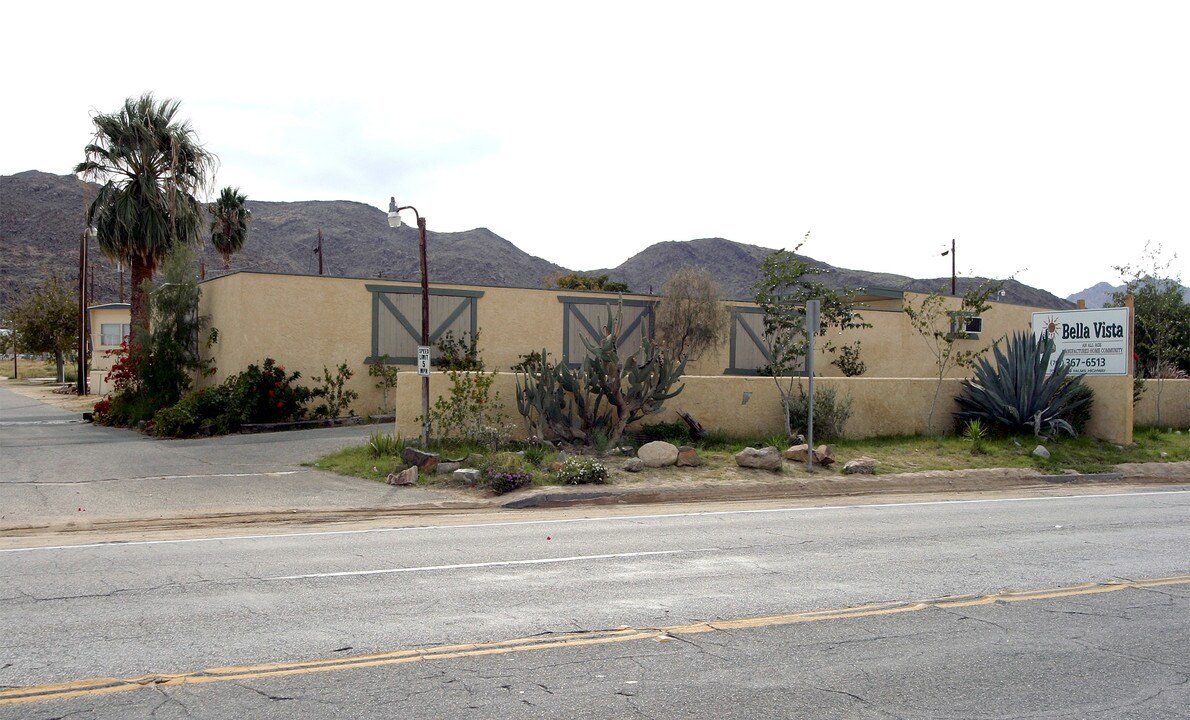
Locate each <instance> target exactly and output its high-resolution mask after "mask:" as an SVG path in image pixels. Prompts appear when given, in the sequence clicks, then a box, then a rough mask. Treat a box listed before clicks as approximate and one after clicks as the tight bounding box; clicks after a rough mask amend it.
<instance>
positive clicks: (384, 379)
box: [368, 355, 400, 415]
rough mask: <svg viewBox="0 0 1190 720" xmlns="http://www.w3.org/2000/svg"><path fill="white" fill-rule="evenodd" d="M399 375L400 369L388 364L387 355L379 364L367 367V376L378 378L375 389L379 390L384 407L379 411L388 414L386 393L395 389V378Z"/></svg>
mask: <svg viewBox="0 0 1190 720" xmlns="http://www.w3.org/2000/svg"><path fill="white" fill-rule="evenodd" d="M399 375H400V368H399V367H397V366H396V365H389V364H388V355H383V356H381V358H380V361H379V362H375V363H372V364H371V365H369V366H368V376H369V377H374V378H379V379H378V380H377V381H376V388H377V389H379V390H380V393H381V397H382V398H384V406H383V407H382V409H381V411H382V412H383V413H384V414H385V415H387V414H388V393H389V391H390V390H393V389H394V388H396V387H397V378H398V377H399Z"/></svg>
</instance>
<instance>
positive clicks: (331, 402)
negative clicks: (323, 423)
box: [310, 362, 359, 418]
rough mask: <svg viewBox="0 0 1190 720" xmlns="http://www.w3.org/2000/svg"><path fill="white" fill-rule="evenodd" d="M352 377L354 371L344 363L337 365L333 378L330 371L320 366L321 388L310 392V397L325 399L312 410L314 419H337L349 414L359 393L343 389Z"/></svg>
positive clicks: (324, 366)
mask: <svg viewBox="0 0 1190 720" xmlns="http://www.w3.org/2000/svg"><path fill="white" fill-rule="evenodd" d="M353 375H355V371H354V370H352V369H351V368H349V367H347V363H346V362H341V363H339V367H337V368H336V369H335V375H334V376H333V377H332V376H331V371H330V369H329V368H327V366H326V365H323V366H322V378H321V381H322V386H321V387H319V388H316V389H315V390H312V391H310V396H311V397H320V398H325V400H324V401H323V402H322V403H319V405H318V407H316V408H314V413H313V414H314V417H316V418H337V417H340V416H341V415H342V414H343V413H344V412H346V413H348V414H350V412H351V403H353V402H355V401H356V400H358V399H359V393H358V392H356V391H355V390H350V389H344V385H345V384H346V383H347V381H348V380H350V379H351V377H352V376H353ZM316 379H317V378H316Z"/></svg>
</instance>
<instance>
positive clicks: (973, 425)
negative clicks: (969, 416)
mask: <svg viewBox="0 0 1190 720" xmlns="http://www.w3.org/2000/svg"><path fill="white" fill-rule="evenodd" d="M961 434H962V437H963V439H964V440H966V441H967V442H969V443H971V454H972V455H985V454H987V451H988V450H987V446H986V445H985V444H984V438H986V437H987V435H988V430H987V428H986V427H984V424H983V423H982V422H980V421H979V420H968V421H967V422H966V423H964V425H963V428H962V433H961Z"/></svg>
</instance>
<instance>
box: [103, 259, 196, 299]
mask: <svg viewBox="0 0 1190 720" xmlns="http://www.w3.org/2000/svg"><path fill="white" fill-rule="evenodd" d="M116 270H118V271H119V272H120V302H124V263H122V262H120V261H119V260H117V261H116ZM204 275H205V273H204Z"/></svg>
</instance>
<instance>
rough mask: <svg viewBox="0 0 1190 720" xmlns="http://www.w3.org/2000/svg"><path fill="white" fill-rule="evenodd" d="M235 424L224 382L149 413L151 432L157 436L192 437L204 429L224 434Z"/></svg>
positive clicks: (232, 429) (233, 412) (227, 390)
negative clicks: (151, 417) (151, 414)
mask: <svg viewBox="0 0 1190 720" xmlns="http://www.w3.org/2000/svg"><path fill="white" fill-rule="evenodd" d="M239 427H240V418H239V415H238V414H237V413H236V412H235V409H234V408H233V407H232V405H231V401H230V392H229V389H228V387H227V386H226V385H215V386H213V387H207V388H202V389H201V390H196V391H194V392H192V393H190V394H189V395H186V396H184V397H183V398H182V399H181V400H179V401H178V402H177V403H176V404H174V405H172V406H170V407H167V408H162V409H160V410H158V411H157V412H156V413H154V415H153V434H154V435H159V436H161V437H193V436H194V435H198V434H200V433H202V432H204V431H206V430H209V432H210V433H211V434H213V435H226V434H227V433H230V432H235V431H236V430H238V429H239Z"/></svg>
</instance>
